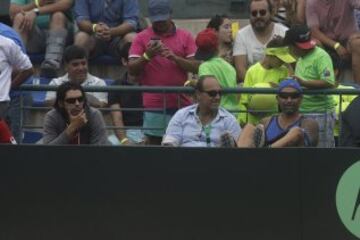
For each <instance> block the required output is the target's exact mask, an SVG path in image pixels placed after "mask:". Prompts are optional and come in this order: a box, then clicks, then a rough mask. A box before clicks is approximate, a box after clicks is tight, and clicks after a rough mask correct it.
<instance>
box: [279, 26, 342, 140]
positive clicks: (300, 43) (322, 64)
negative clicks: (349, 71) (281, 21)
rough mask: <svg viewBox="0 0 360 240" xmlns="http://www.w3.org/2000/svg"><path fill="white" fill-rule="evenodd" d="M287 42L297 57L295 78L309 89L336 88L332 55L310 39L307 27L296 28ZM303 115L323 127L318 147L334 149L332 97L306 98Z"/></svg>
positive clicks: (307, 96) (289, 34)
mask: <svg viewBox="0 0 360 240" xmlns="http://www.w3.org/2000/svg"><path fill="white" fill-rule="evenodd" d="M285 41H286V42H287V43H288V44H289V46H290V51H291V52H292V53H293V55H294V56H297V57H298V61H297V63H296V67H295V78H296V80H297V81H298V82H299V84H300V85H301V86H302V87H305V88H307V89H326V88H334V87H335V77H334V68H333V64H332V62H331V58H330V56H329V54H327V53H326V52H325V50H323V49H322V48H320V47H317V46H316V42H315V41H314V40H312V39H311V32H310V29H309V28H308V27H307V26H306V25H294V26H292V27H291V28H290V29H289V30H288V31H287V32H286V36H285ZM300 110H301V112H304V113H306V116H308V117H312V118H314V119H315V120H317V122H318V124H319V128H320V133H319V147H334V144H335V143H334V132H333V130H334V124H335V102H334V99H333V97H332V96H330V95H305V96H304V99H303V102H302V105H301V107H300Z"/></svg>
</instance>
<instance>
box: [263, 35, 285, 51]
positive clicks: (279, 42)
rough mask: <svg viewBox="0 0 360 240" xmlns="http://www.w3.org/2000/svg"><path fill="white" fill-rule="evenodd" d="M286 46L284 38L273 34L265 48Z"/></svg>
mask: <svg viewBox="0 0 360 240" xmlns="http://www.w3.org/2000/svg"><path fill="white" fill-rule="evenodd" d="M285 46H287V45H286V44H285V41H284V38H283V37H281V36H279V35H275V36H274V37H273V38H272V39H271V40H270V41H269V42H268V43H267V44H266V47H267V48H279V47H285Z"/></svg>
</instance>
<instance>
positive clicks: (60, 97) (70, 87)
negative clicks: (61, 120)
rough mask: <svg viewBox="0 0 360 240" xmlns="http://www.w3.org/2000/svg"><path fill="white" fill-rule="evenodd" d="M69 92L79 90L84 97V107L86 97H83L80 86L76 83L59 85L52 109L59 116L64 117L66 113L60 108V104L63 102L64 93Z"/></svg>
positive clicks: (82, 90) (83, 93)
mask: <svg viewBox="0 0 360 240" xmlns="http://www.w3.org/2000/svg"><path fill="white" fill-rule="evenodd" d="M70 90H79V91H80V92H81V93H82V95H83V97H84V106H85V105H86V95H85V91H84V89H83V88H82V86H81V85H80V84H77V83H73V82H70V81H69V82H65V83H63V84H61V85H60V86H59V87H58V89H57V90H56V99H55V103H54V108H55V109H56V110H57V111H58V112H59V113H60V114H61V115H63V117H66V113H65V111H64V109H63V108H62V107H61V106H60V102H62V103H63V102H64V101H65V96H66V93H67V92H68V91H70Z"/></svg>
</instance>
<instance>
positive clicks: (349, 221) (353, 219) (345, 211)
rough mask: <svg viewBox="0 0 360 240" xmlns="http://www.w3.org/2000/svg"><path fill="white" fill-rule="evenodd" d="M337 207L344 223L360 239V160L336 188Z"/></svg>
mask: <svg viewBox="0 0 360 240" xmlns="http://www.w3.org/2000/svg"><path fill="white" fill-rule="evenodd" d="M336 207H337V211H338V214H339V217H340V219H341V221H342V223H343V224H344V225H345V227H346V228H347V229H348V230H349V232H351V233H352V234H353V235H355V236H356V237H358V238H359V239H360V161H358V162H357V163H355V164H354V165H352V166H351V167H349V168H348V169H347V170H346V171H345V173H344V174H343V176H342V177H341V179H340V181H339V183H338V186H337V190H336Z"/></svg>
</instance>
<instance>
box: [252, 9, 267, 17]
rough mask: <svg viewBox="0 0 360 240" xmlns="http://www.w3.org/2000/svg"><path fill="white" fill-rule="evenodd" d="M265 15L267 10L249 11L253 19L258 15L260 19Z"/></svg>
mask: <svg viewBox="0 0 360 240" xmlns="http://www.w3.org/2000/svg"><path fill="white" fill-rule="evenodd" d="M266 13H267V10H265V9H261V10H254V11H251V16H253V17H257V16H258V14H260V17H263V16H265V15H266Z"/></svg>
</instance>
